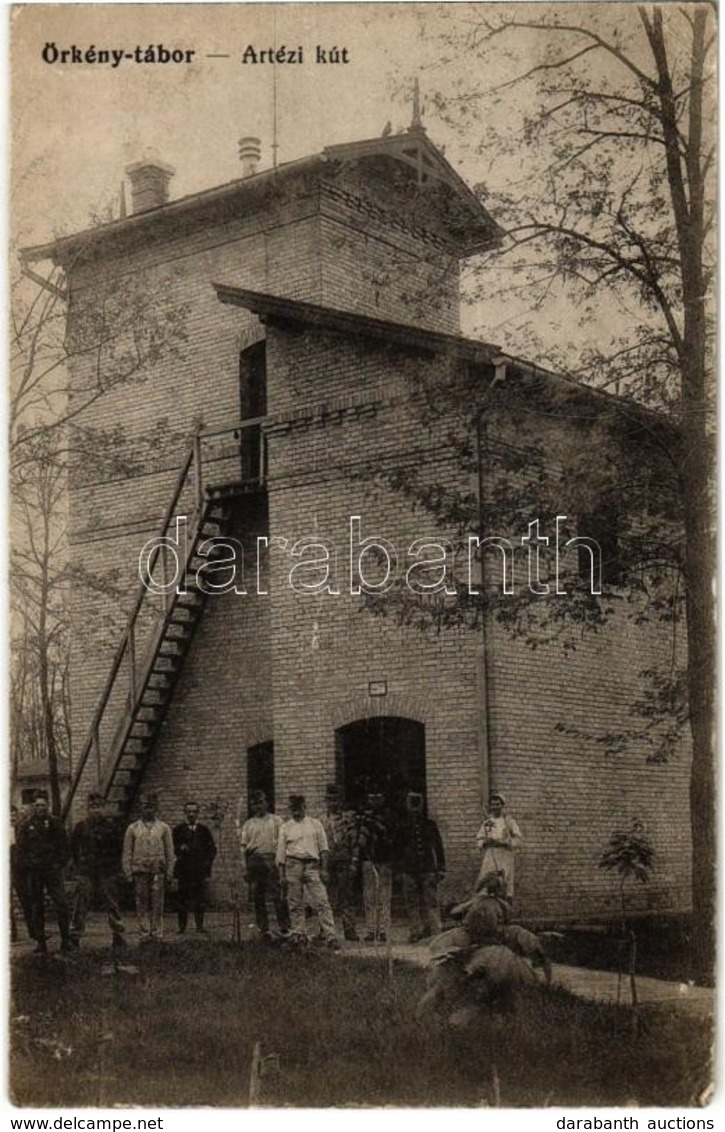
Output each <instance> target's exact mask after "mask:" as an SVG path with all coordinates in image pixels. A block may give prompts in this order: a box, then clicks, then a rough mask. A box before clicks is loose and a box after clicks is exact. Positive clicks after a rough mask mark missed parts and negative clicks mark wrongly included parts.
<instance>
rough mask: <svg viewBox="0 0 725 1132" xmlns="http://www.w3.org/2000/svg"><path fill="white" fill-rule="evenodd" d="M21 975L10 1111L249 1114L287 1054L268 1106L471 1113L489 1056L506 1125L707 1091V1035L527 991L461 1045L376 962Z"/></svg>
mask: <svg viewBox="0 0 725 1132" xmlns="http://www.w3.org/2000/svg"><path fill="white" fill-rule="evenodd" d="M104 962H106V958H105V956H103V955H102V954H101V953H91V952H89V953H81V954H80V955H79V957H78V958H77V960H75V961H74V962H73V963H64V962H60V961H53V960H50V961H45V962H43V961H42V960H40V959H38V958H36V957H35V956H25V957H23V958H22V959H20V960H18V961H17V962H16V963H15V965H14V970H13V983H12V1023H11V1033H12V1036H11V1054H10V1058H11V1077H10V1080H11V1095H12V1096H13V1097H14V1099H15V1101H16V1103H17V1104H20V1105H38V1106H43V1105H49V1106H53V1107H59V1106H64V1105H72V1106H84V1105H90V1106H94V1105H102V1106H110V1105H114V1104H137V1105H145V1106H152V1107H156V1106H160V1105H178V1106H190V1105H220V1106H244V1105H246V1104H247V1101H248V1089H249V1073H250V1063H251V1057H252V1050H253V1047H254V1043H255V1042H257V1041H261V1042H262V1043H263V1052H265V1053H272V1052H274V1053H277V1054H279V1058H280V1064H281V1073H280V1076H279V1078H278V1080H277V1081H276V1082H274V1083H270V1084H269V1087H268V1093H267V1096H266V1102H267V1103H269V1104H276V1105H295V1106H320V1107H325V1106H331V1105H337V1106H343V1105H358V1106H360V1105H366V1104H367V1105H375V1106H381V1105H399V1106H413V1105H425V1106H432V1105H449V1106H467V1105H478V1104H481V1103H482V1102H483V1101H484V1100H485V1099H486V1097H487V1094H488V1092H489V1089H490V1082H491V1063H492V1056H493V1058H494V1060H495V1064H496V1069H497V1072H498V1077H499V1081H500V1094H501V1104H502V1105H503V1106H505V1107H515V1106H526V1105H531V1106H540V1105H597V1104H598V1105H605V1104H606V1105H623V1104H634V1103H636V1104H640V1105H686V1104H691V1103H694V1101H695V1099H696V1098H697V1096H698V1095H699V1094H700V1093H701V1092H702V1090H703V1089H704V1088H705V1087H706V1085H707V1083H708V1082H709V1080H710V1078H711V1074H712V1069H711V1066H710V1046H711V1042H712V1033H711V1026H710V1024H709V1023H708V1022H707V1021H705V1020H703V1019H702V1018H697V1017H692V1016H689V1015H686V1014H684V1013H680V1012H677V1013H675V1012H674V1010H669V1009H668V1010H665V1009H662V1008H658V1009H652V1010H650V1011H643V1013H642V1024H641V1027H640V1032H639V1034H638V1036H634V1035H633V1034H632V1033H631V1032H630V1029H629V1016H628V1013H627V1011H626V1010H623V1009H620V1008H618V1007H615V1006H605V1005H599V1004H595V1003H590V1002H584V1001H582V1000H579V999H576V998H574V997H572V996H570V995H569V994H567V993H566V992H565V991H563V990H559V989H555V990H553V991H546V990H544V989H543V988H534V989H533V990H532V991H531V993H529V994H528V995H527V996H526V997H525V998H524V999H523V1000H522V1001H521V1003H520V1005H519V1008H518V1010H517V1011H516V1012H515V1013H514V1014H512V1015H508V1016H490V1015H486V1016H482V1018H481V1022H480V1024H476V1025H475V1026H474V1027H472V1028H471V1029H469V1030H468V1031H466V1032H465V1033H458V1032H454V1031H451V1030H449V1029H447V1028H446V1026H445V1025H444V1024H443V1023H442V1022H439V1021H438V1020H437V1019H435V1018H430V1017H428V1018H426V1019H425V1020H424V1021H420V1020H418V1019H416V1017H415V1004H416V1000H417V998H418V996H419V995H420V994H421V993H422V990H423V986H424V973H423V971H422V970H420V969H416V968H413V967H409V966H406V965H404V964H402V963H401V964H397V963H396V966H395V970H394V974H393V978H392V980H390V979H389V977H388V973H387V967H386V964H385V963H383V962H379V961H377V960H375V959H370V960H365V959H359V958H352V957H348V958H346V957H345V956H343V955H333V954H329V953H317V952H312V953H310V954H308V955H288V954H284V953H281V952H277V951H267V950H264V949H263V948H261V947H259V946H254V945H248V946H246V947H243V948H239V947H235V946H233V945H231V944H216V945H210V944H209V943H204V942H202V943H199V942H197V941H194V940H189V941H188V942H187V943H185V944H184V945H182V946H168V945H167V946H166V947H163V945H161V947H159V948H156V947H151V946H149V947H148V948H147V949H146V950H143V949H142V950H140V951H136V950H129V959H128V962H131V963H135V964H137V965H138V967H139V968H140V971H139V974H138V975H137V976H136V977H135V978H134V977H130V976H124V975H115V976H113V975H112V976H106V977H104V976H103V975H102V973H101V967H102V965H103V963H104Z"/></svg>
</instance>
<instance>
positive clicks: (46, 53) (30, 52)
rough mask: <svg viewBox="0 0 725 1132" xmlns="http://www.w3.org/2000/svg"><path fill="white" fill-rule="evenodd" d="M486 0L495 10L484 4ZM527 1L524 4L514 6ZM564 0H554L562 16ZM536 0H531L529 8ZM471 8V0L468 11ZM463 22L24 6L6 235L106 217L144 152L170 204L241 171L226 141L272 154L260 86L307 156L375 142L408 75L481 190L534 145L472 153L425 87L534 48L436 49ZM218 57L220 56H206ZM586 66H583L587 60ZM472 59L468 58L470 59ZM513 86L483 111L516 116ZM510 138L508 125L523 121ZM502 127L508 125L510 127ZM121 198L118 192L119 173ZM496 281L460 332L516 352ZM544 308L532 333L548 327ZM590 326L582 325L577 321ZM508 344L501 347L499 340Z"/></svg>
mask: <svg viewBox="0 0 725 1132" xmlns="http://www.w3.org/2000/svg"><path fill="white" fill-rule="evenodd" d="M493 7H494V8H499V10H500V9H501V7H502V6H501V5H494V6H493ZM517 8H518V9H519V11H526V6H525V5H517ZM579 8H580V6H579V5H566V9H567V13H569V12H575V11H576V10H578V9H579ZM542 10H547V11H549V10H551V6H550V5H548V4H545V5H537V6H536V15H537V16H538V15H540V14H541V12H542ZM620 10H621V9H617V7H616V6H615V5H612V4H602V5H598V6H596V7H595V8H594V9H593V8H592V7H591V6H588V9H587V16H588V18H589V19H591V18H592V13H593V12H594V18H598V14H599V13H601V18H602V19H609V20H611V19H612V18H616V17H613V15H612V14H613V13H615V12H617V11H620ZM482 12H483V13H484V14H485V12H486V5H478V6H476V12H475V15H476V18H478V19H480V16H481V13H482ZM471 17H472V6H470V5H468V4H452V3H448V4H436V3H425V4H420V3H315V4H313V3H301V4H284V3H282V4H237V3H229V4H207V3H204V4H173V3H169V4H146V5H139V4H97V5H93V4H77V5H76V4H72V5H71V4H67V5H63V4H60V5H48V4H28V5H25V6H18V7H16V8H15V9H13V11H12V18H11V68H12V78H11V118H12V126H11V143H12V149H11V158H12V178H11V198H10V205H11V235H12V238H13V243H14V245H15V247H17V246H27V245H32V244H37V243H45V242H46V241H48V240H51V239H52V238H53V237H55V236H57V235H62V234H65V233H69V232H74V231H80V230H83V229H84V228H86V227H88V225H89V223H90V222H91V221H92V219H93V218H100V217H102V216H103V215H104V214H105V213H106V210H107V209H108V208H109V206H110V207H112V208H113V211H114V215H118V209H119V199H120V187H121V182H122V180H123V179H124V169H125V167H126V166H127V165H128V164H129V163H131V162H134V161H137V160H139V158H141V157H142V156H144V155H145V154H146V153H147V152H148V151H149V150H152V151H153V152H154V153H155V155H156V156H157V157H159V158H160V159H161V160H162V161H164V162H166V163H167V164H169V165H171V166H172V167H173V168H174V169H175V170H176V173H175V176H174V178H173V180H172V183H171V188H170V195H171V199H177V198H179V197H182V196H185V195H186V194H188V193H194V192H197V191H200V190H203V189H207V188H211V187H212V186H214V185H219V184H223V183H225V182H227V181H230V180H233V179H235V178H236V177H238V176H239V175H240V172H241V166H240V163H239V158H238V152H237V144H238V140H239V138H240V137H243V136H245V135H256V136H258V137H259V138H260V139H261V142H262V161H261V165H260V169H264V168H269V167H270V166H271V164H272V160H273V151H272V142H273V138H274V112H273V105H274V89H273V88H274V81H275V73H276V86H277V92H276V94H277V97H276V105H277V113H276V124H277V131H276V135H277V142H278V161H279V163H283V162H285V161H291V160H294V159H296V158H299V157H303V156H306V155H308V154H313V153H318V152H320V151H321V150H322V149H323V148H324V147H325V146H326V145H333V144H337V143H341V142H348V141H355V140H359V139H362V138H369V137H376V136H378V135H379V134H381V133H382V131H383V129H384V128H385V126H386V124H387V123H388V122H390V123H391V126H392V129H393V130H394V131H397V130H400V129H404V128H405V127H407V126H408V125H409V124H410V120H411V111H412V88H413V82H414V79H415V78H416V77H418V78H419V80H420V86H421V91H422V96H423V100H424V118H423V121H424V124H425V126H426V128H427V130H428V133H429V136H430V137H431V140H432V141H433V142H434V143H435V144H436V145H438V146H444V147H445V153H446V158H447V159H448V160H449V161H450V162H451V164H452V165H453V166H454V167H455V168H456V169H457V171H458V172H459V173H460V174H461V175H462V176H463V178H464V179H465V180H466V181H467V182H468V183H469V184H472V185H473V184H479V183H482V184H484V185H486V186H487V187H490V188H491V189H492V190H494V191H501V190H505V189H506V188H507V185H508V183H509V182H510V181H511V180H512V179H514V178H515V177H516V176H521V172H522V169H523V170H524V171H525V170H526V168H527V163H531V162H532V161H533V160H535V157H536V155H535V154H534V153H532V152H530V150H527V147H526V144H525V142H524V140H523V136H522V140H521V146H520V147H517V145H516V142H515V143H514V150H513V151H512V152H510V153H509V154H501V153H496V152H490V151H486V150H485V148H483V150H482V152H477V150H478V149H481V148H482V147H481V146H480V144H479V143H480V139H481V136H482V132H483V129H484V127H485V126H486V125H488V120H487V119H484V120H482V121H480V122H478V123H475V124H474V125H473V127H472V128H471V130H470V131H466V132H460V131H458V132H456V131H454V130H453V129H452V128H451V127H449V126H448V125H447V124H446V123H445V122H444V121H443V120H442V118H441V116H440V115H439V114H438V113H437V112H436V109H435V106H434V103H433V98H432V95H433V93H434V92H435V91H436V90H441V89H442V90H444V91H448V92H454V91H455V90H456V88H457V86H458V84H459V83H461V84H462V87H463V89H464V90H466V89H467V84H468V83H471V85H474V86H476V87H478V88H479V89H480V88H481V87H482V86H485V87H495V86H497V85H498V84H501V83H504V82H506V80H508V79H510V78H511V75H512V74H514V73H516V71H517V70H518V69H519V68H520V67H522V66H523V68H524V69H526V68H527V67H528V66H531V65H532V64H533V63H534V62H538V61H540V59H541V58H542V57H543V55H542V53H543V51H544V50H545V44H544V42H543V40H542V39H541V38H539V37H536V36H533V37H530V39H529V40H528V41H526V42H525V49H524V53H523V56H522V55H521V52H518V54H517V56H516V57H514V56H512V55H511V54H510V53H507V51H503V50H502V51H500V52H498V53H494V54H493V55H491V56H490V58H489V60H488V61H487V64H486V68H485V73H482V71H483V68H482V67H481V64H480V62H478V61H477V60H476V58H475V56H471V55H470V54H468V53H466V54H460V55H457V54H456V53H455V52H451V51H449V50H448V49H447V48H446V46H445V42H444V40H443V39H442V37H441V32H444V31H445V29H446V28H447V27H449V26H450V25H451V24H454V25H455V26H456V28H457V30H458V31H459V32H460V31H461V30H462V29H464V30H465V29H467V27H468V26H470V24H469V23H468V22H467V21H470V20H471ZM158 44H163V45H164V46H165V47H166V48H175V49H183V50H185V51H189V50H193V51H194V52H195V55H194V58H193V61H192V63H191V64H188V65H187V64H182V63H173V62H170V63H166V64H163V63H155V64H146V63H136V62H135V61H130V60H126V59H124V60H123V61H122V62H121V64H120V65H119V66H118V67H115V68H114V67H112V66H110V65H109V64H100V63H93V62H85V61H84V62H82V63H78V62H67V63H63V62H61V61H60V59H56V57H57V55H58V54H59V53H60V52H61V51H63V50H66V51H67V50H71V49H72V48H73V47H75V48H77V49H79V50H82V51H83V52H87V51H88V50H89V49H95V50H96V51H98V50H99V49H103V48H105V49H113V48H115V49H119V48H123V49H124V50H125V51H131V52H133V51H134V49H135V48H136V46H137V45H138V46H140V47H141V48H142V50H145V48H146V47H147V46H148V45H154V46H156V45H158ZM275 44H276V45H277V46H278V47H283V46H286V47H288V48H293V49H296V48H297V47H298V46H300V45H301V46H302V47H303V48H304V59H305V61H304V63H303V64H295V63H289V64H281V65H278V66H277V67H274V66H272V65H270V64H268V63H257V64H252V63H247V64H243V63H242V61H241V60H242V55H243V52H244V50H245V48H246V47H247V46H248V45H252V46H253V47H254V48H255V50H262V49H267V48H269V47H270V46H273V45H275ZM318 44H320V45H321V46H322V47H323V48H329V47H332V46H337V47H340V48H342V47H346V48H347V53H348V57H349V62H347V63H339V64H331V63H327V64H317V63H316V62H315V61H314V60H315V48H316V46H317V45H318ZM211 55H228V56H229V57H228V58H209V56H211ZM53 60H56V61H53ZM592 65H595V64H594V63H593V64H592ZM476 68H478V69H476ZM519 97H520V96H519V95H518V93H517V91H515V90H511V91H510V92H509V91H507V93H506V97H505V99H504V100H503V101H502V102H500V103H499V104H498V106H493V107H492V108H491V109H490V111H488V110H487V113H489V112H490V113H492V114H494V115H495V114H497V115H501V116H503V118H504V119H505V118H506V117H507V116H508V117H509V118H513V120H515V116H516V115H517V114H520V113H521V111H522V106H521V104H520V103H518V102H517V98H519ZM522 135H523V131H522ZM514 137H516V134H514ZM126 199H127V201H129V202H130V193H129V186H128V181H127V180H126ZM496 291H497V288H496V287H495V286H493V287H492V294H491V295H490V297H488V298H487V300H486V304H485V305H483V306H481V307H478V308H476V309H471V308H467V307H465V306H464V308H463V313H462V321H463V330H464V332H465V333H468V334H472V335H475V336H480V337H483V338H484V339H486V338H487V339H488V340H490V341H495V342H500V343H501V344H502V345H503V346H504V347H505V348H506V349H510V350H512V352H519V351H520V347H519V349H517V337H518V336H519V333H520V332H523V331H524V330H525V327H526V324H527V322H528V321H529V310H528V308H527V306H526V303H525V302H522V304H521V306H520V309H516V308H515V307H514V308H513V309H512V308H511V306H510V304H509V305H508V306H506V307H503V306H502V305H501V304H500V303H498V302H497V300H496ZM564 314H565V312H564V311H563V310H561V309H560V310H559V311H558V312H557V311H555V313H554V317H553V318H552V319H551V322H550V326H548V327H547V326H545V325H544V322H543V320H541V323H542V325H541V328H540V329H541V331H542V332H543V334H544V337H545V336H546V335H547V334H548V335H549V337H550V339H552V340H554V339H556V338H557V336H558V335H560V330H559V329H558V327H557V315H564ZM592 332H593V333H596V332H597V328H596V327H594V328H592ZM509 339H511V342H510V343H509Z"/></svg>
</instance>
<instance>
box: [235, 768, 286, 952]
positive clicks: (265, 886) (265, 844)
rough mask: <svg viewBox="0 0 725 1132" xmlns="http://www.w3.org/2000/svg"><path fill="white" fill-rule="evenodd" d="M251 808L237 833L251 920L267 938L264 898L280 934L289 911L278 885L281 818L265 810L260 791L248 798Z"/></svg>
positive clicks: (265, 801) (267, 921) (283, 930)
mask: <svg viewBox="0 0 725 1132" xmlns="http://www.w3.org/2000/svg"><path fill="white" fill-rule="evenodd" d="M249 804H250V806H251V809H252V816H251V818H247V820H246V821H245V823H244V825H243V826H242V829H241V833H240V838H239V840H240V845H241V850H242V859H243V869H244V879H245V880H246V881H247V883H248V885H249V895H250V897H251V900H252V903H253V904H254V918H255V920H256V922H257V927H258V928H259V930H260V932H261V933H262V935H263V936H265V937H269V917H268V914H267V897H268V896H270V897H271V898H272V901H273V903H274V910H275V913H276V916H277V926H278V927H279V930H280V932H281V933H282V934H283V935H286V934H287V932H288V931H289V909H288V907H287V901H286V900H285V898H284V895H283V893H282V889H281V888H280V883H279V872H278V871H277V862H276V855H277V843H278V841H279V831H280V829H281V828H282V818H281V817H279V815H278V814H271V813H269V810H268V809H267V797H266V795H265V794H264V792H263V791H262V790H253V791H252V793H251V794H250V796H249Z"/></svg>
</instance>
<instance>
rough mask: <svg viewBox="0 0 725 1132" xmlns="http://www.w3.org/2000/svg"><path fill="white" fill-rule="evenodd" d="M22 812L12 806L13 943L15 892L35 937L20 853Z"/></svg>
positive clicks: (13, 937) (14, 935)
mask: <svg viewBox="0 0 725 1132" xmlns="http://www.w3.org/2000/svg"><path fill="white" fill-rule="evenodd" d="M19 825H20V813H19V811H18V807H17V806H11V807H10V939H11V940H12V942H13V943H17V940H18V926H17V923H16V919H15V904H14V900H13V894H14V895H15V896H17V898H18V900H19V902H20V907H21V909H22V913H23V919H24V921H25V926H26V928H27V930H28V935H29V936H30V938H31V939H32V938H33V934H32V932H33V928H32V916H31V912H30V898H29V894H28V883H27V877H26V870H25V866H24V864H23V861H22V859H21V857H20V855H19V853H18V846H17V840H18V827H19Z"/></svg>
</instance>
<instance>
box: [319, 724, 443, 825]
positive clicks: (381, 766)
mask: <svg viewBox="0 0 725 1132" xmlns="http://www.w3.org/2000/svg"><path fill="white" fill-rule="evenodd" d="M335 757H336V776H337V785H338V786H339V787H340V789H341V790H342V792H343V795H344V798H345V803H346V804H347V805H349V806H353V807H355V808H358V807H360V806H361V805H362V804H364V801H365V796H366V795H367V794H368V793H369V792H370V791H371V790H374V791H376V792H380V793H381V794H384V795H385V798H386V802H387V804H388V806H389V807H390V808H391V809H392V810H394V811H395V810H399V809H400V808H402V806H403V803H404V798H405V794H406V792H407V791H408V790H417V791H418V792H419V793H421V794H422V795H423V797H425V796H426V774H425V725H424V724H422V723H418V722H417V720H414V719H404V718H403V717H401V716H397V715H378V716H371V717H369V718H367V719H356V720H355V721H354V722H353V723H348V724H346V725H345V726H344V727H338V729H337V731H336V732H335Z"/></svg>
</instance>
